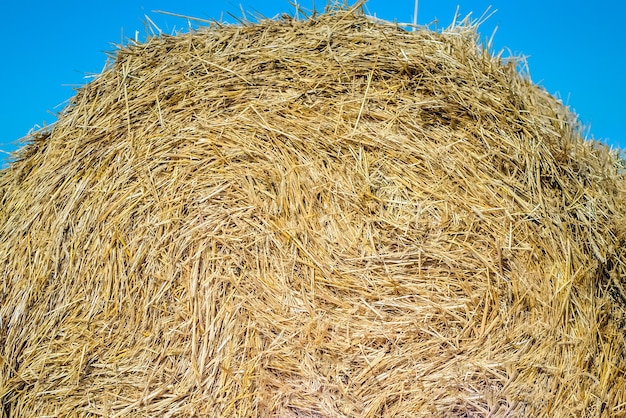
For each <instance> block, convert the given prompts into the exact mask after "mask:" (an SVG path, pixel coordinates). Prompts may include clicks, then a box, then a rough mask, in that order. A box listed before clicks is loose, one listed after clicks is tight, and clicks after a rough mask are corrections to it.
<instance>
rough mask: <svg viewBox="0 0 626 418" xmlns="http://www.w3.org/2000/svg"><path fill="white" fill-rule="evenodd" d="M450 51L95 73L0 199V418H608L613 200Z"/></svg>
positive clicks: (321, 21)
mask: <svg viewBox="0 0 626 418" xmlns="http://www.w3.org/2000/svg"><path fill="white" fill-rule="evenodd" d="M474 29H475V28H473V27H471V25H470V26H467V25H460V26H455V27H451V28H449V29H447V30H444V31H442V32H440V33H439V32H433V31H429V30H425V29H422V30H418V31H415V32H407V31H405V30H402V29H400V28H398V27H397V26H396V25H394V24H392V23H387V22H381V21H378V20H373V19H371V18H368V17H366V16H365V15H363V14H362V12H361V11H360V10H359V9H356V8H353V9H331V10H328V11H327V12H326V13H324V14H321V15H317V16H313V17H311V18H308V19H304V20H298V19H294V18H289V17H284V18H281V19H279V20H262V21H260V22H258V23H254V24H252V23H242V24H239V25H232V26H231V25H221V24H215V25H211V26H209V27H206V28H204V29H200V30H198V31H195V32H193V33H187V34H181V35H176V36H160V37H157V38H152V39H149V40H148V41H146V42H145V43H142V44H136V45H132V46H128V47H124V48H121V49H120V50H119V51H117V52H116V53H115V54H114V61H113V62H112V64H111V66H110V68H108V69H106V70H105V71H104V72H103V73H102V74H100V75H99V76H98V77H97V78H95V79H94V80H93V81H92V82H90V83H89V84H88V85H86V86H85V87H83V88H81V89H80V90H79V91H78V92H77V95H76V96H75V98H74V99H73V100H72V102H71V104H70V105H69V106H68V107H67V108H66V109H65V110H64V112H63V113H62V114H61V115H60V117H59V120H58V122H57V123H56V124H55V125H54V126H53V127H52V128H51V130H49V131H46V132H40V133H38V134H35V135H33V136H32V138H30V140H29V142H28V144H27V145H26V147H25V148H24V149H22V150H21V151H20V152H19V153H18V154H17V155H16V156H15V160H14V161H13V162H12V163H11V164H10V166H9V167H8V168H6V169H5V170H3V171H2V172H0V201H1V203H2V206H1V208H0V269H1V270H2V271H1V272H0V274H1V278H0V402H1V404H0V416H1V417H3V418H9V417H10V418H15V417H35V416H37V417H43V416H46V417H156V416H159V417H200V416H241V417H253V416H263V417H285V418H287V417H316V418H322V417H323V418H326V417H426V416H428V417H432V416H437V417H443V416H445V417H469V416H484V417H487V416H489V417H505V416H516V417H540V416H541V417H543V416H550V417H572V416H589V417H600V416H601V417H619V416H626V385H625V378H624V373H625V372H626V342H625V335H626V292H625V285H626V280H625V275H626V250H625V247H624V244H625V242H626V227H625V226H624V225H625V224H626V223H625V220H626V219H625V215H626V181H625V179H624V175H623V174H622V173H623V172H622V171H621V169H620V165H619V161H618V158H617V156H616V155H615V154H614V153H611V152H610V151H609V150H608V149H607V148H606V147H604V146H602V145H599V144H597V143H594V142H591V141H584V140H583V138H582V137H581V128H580V127H579V126H578V122H577V121H576V118H575V117H574V116H573V115H572V114H571V113H569V111H568V110H567V108H566V107H564V106H563V105H562V104H561V103H560V102H559V101H558V100H556V99H555V98H553V97H551V96H550V95H549V94H547V93H546V92H545V91H544V90H543V89H541V88H540V87H538V86H536V85H534V84H533V83H532V82H531V81H530V80H529V78H528V77H527V76H525V75H523V74H520V72H518V71H517V70H516V65H517V64H516V63H515V62H509V63H505V62H503V60H502V59H501V58H500V57H498V56H493V55H492V54H490V53H489V52H488V51H486V50H484V49H483V48H482V47H481V46H480V45H479V44H478V42H477V39H476V32H475V30H474Z"/></svg>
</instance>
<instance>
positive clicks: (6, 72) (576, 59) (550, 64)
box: [0, 0, 626, 163]
mask: <svg viewBox="0 0 626 418" xmlns="http://www.w3.org/2000/svg"><path fill="white" fill-rule="evenodd" d="M354 1H355V0H350V3H351V4H352V3H354ZM298 3H299V4H300V5H301V7H302V8H303V9H305V10H307V9H311V8H312V4H313V2H312V1H310V0H308V1H304V0H302V1H298ZM315 4H316V5H317V7H318V8H323V6H324V5H325V4H326V0H318V1H317V2H315ZM413 6H414V0H397V1H394V0H370V1H369V2H368V3H367V4H366V8H367V11H368V12H369V14H372V15H376V16H377V17H379V18H382V19H386V20H391V21H393V20H397V21H399V22H410V21H411V20H412V17H413ZM457 6H458V7H459V11H460V14H461V15H462V16H464V15H467V14H468V13H472V15H473V16H474V17H476V18H478V17H479V16H480V15H482V14H483V13H484V12H485V11H486V10H487V9H488V8H491V11H495V14H493V15H492V16H491V17H490V18H489V19H488V20H487V21H486V22H485V23H484V24H482V26H481V27H480V34H481V36H482V38H488V37H490V36H491V34H492V33H493V31H494V29H495V28H496V27H497V32H496V34H495V37H494V47H495V49H497V50H500V49H504V50H505V51H506V52H505V53H504V55H505V56H506V55H511V54H512V55H524V56H526V57H527V61H528V65H529V68H530V75H531V78H532V80H533V81H534V82H535V83H537V84H540V85H541V86H543V87H544V88H546V89H547V90H548V91H549V92H550V93H552V94H555V95H556V96H557V97H560V98H561V99H562V100H563V102H564V103H565V104H566V105H568V106H570V108H571V109H572V110H573V111H575V112H576V113H577V114H578V115H579V117H580V119H581V120H582V122H583V123H584V124H585V125H587V126H588V127H589V134H588V136H589V137H593V138H595V139H598V140H601V141H603V142H606V143H608V144H609V145H611V146H613V147H619V148H626V127H625V126H626V124H625V123H624V122H623V121H624V120H626V117H624V114H625V113H626V106H625V104H624V103H625V99H626V82H625V81H624V74H626V70H625V69H626V31H625V30H624V29H623V20H624V16H626V2H622V1H604V0H597V1H595V2H582V1H565V0H542V1H537V0H526V1H521V0H518V1H513V0H491V1H482V0H473V1H461V0H420V1H419V12H418V23H419V24H431V27H433V28H435V27H436V24H435V22H438V26H439V27H440V28H441V27H445V26H448V25H449V24H450V22H451V21H452V19H453V17H454V14H455V11H456V9H457ZM0 10H2V11H3V12H2V14H3V15H4V19H3V29H4V30H3V32H4V34H3V38H4V42H3V53H2V65H0V79H2V80H5V82H4V89H3V93H4V94H3V95H2V100H0V106H1V108H0V120H1V121H2V124H1V126H2V129H1V130H0V151H3V152H0V163H3V162H4V161H6V154H5V153H4V151H11V150H13V149H15V148H16V146H17V140H18V139H19V138H21V137H24V136H25V135H26V134H27V133H28V132H29V130H31V129H32V128H33V127H37V126H43V125H44V124H50V123H52V122H54V121H55V120H56V117H55V113H56V112H59V111H61V110H62V108H63V106H64V104H65V103H66V102H67V100H68V99H69V98H70V97H72V96H73V95H74V90H73V89H74V88H76V87H78V86H80V85H83V84H85V83H86V82H88V81H89V76H90V75H93V74H97V73H99V72H101V71H102V69H103V67H104V65H105V62H106V55H105V51H111V50H114V49H115V47H114V45H113V44H119V43H120V42H122V40H123V39H124V38H128V37H131V38H132V37H134V36H135V33H138V34H139V35H140V37H141V36H143V35H144V34H145V33H146V24H145V21H146V19H145V16H146V15H147V16H149V18H150V19H151V20H153V21H154V22H155V23H156V24H157V25H158V26H159V27H160V29H161V30H162V31H163V32H164V33H172V32H173V31H175V30H181V29H185V28H186V27H187V25H188V22H187V21H186V20H185V19H181V18H175V17H172V16H167V15H162V14H159V13H156V12H155V11H156V10H164V11H168V12H172V13H178V14H182V15H187V16H194V17H198V18H202V19H209V20H210V19H217V20H219V19H220V18H222V19H223V20H226V21H231V22H232V21H233V18H232V17H231V16H230V15H229V14H232V15H235V16H238V17H240V16H241V15H242V10H245V11H246V12H254V11H256V12H258V13H261V14H262V15H264V16H266V17H273V16H276V15H277V14H279V13H283V12H287V13H293V10H294V9H293V7H292V6H291V5H290V2H289V1H288V0H277V1H273V0H270V1H268V0H249V1H241V2H238V1H236V0H234V1H223V0H210V1H190V0H177V1H158V0H125V1H122V0H111V1H108V2H102V3H100V2H64V1H57V2H51V1H28V0H23V1H17V2H7V4H5V5H3V6H1V9H0Z"/></svg>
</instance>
